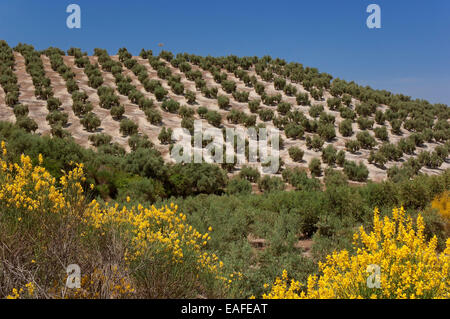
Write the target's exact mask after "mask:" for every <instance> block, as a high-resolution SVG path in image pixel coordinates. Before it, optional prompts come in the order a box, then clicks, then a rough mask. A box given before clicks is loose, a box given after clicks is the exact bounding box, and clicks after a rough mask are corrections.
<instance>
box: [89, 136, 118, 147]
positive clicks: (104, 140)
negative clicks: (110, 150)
mask: <svg viewBox="0 0 450 319" xmlns="http://www.w3.org/2000/svg"><path fill="white" fill-rule="evenodd" d="M111 140H112V137H111V135H108V134H104V133H97V134H92V135H90V136H89V141H91V142H92V145H94V146H95V147H99V146H102V145H109V144H110V143H111Z"/></svg>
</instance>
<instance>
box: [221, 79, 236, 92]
mask: <svg viewBox="0 0 450 319" xmlns="http://www.w3.org/2000/svg"><path fill="white" fill-rule="evenodd" d="M222 89H223V90H224V91H225V92H227V93H229V94H230V93H233V92H234V91H235V90H236V83H235V82H234V81H231V80H225V81H222Z"/></svg>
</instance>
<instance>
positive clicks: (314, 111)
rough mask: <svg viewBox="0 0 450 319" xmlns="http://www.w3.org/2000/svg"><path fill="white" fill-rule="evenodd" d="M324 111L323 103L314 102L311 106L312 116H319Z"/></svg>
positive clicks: (310, 112) (310, 113)
mask: <svg viewBox="0 0 450 319" xmlns="http://www.w3.org/2000/svg"><path fill="white" fill-rule="evenodd" d="M322 112H323V106H322V105H321V104H314V105H312V106H311V107H310V108H309V115H310V116H311V117H319V115H320V114H321V113H322Z"/></svg>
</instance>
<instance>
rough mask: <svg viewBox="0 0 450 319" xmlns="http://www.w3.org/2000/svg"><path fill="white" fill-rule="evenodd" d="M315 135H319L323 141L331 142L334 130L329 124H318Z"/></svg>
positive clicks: (334, 133)
mask: <svg viewBox="0 0 450 319" xmlns="http://www.w3.org/2000/svg"><path fill="white" fill-rule="evenodd" d="M317 134H319V136H320V137H321V138H323V139H324V140H326V141H331V140H332V139H333V138H335V137H336V130H335V129H334V125H333V124H331V123H326V124H324V123H319V126H318V127H317Z"/></svg>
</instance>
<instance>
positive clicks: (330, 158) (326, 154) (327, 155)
mask: <svg viewBox="0 0 450 319" xmlns="http://www.w3.org/2000/svg"><path fill="white" fill-rule="evenodd" d="M336 156H337V150H336V149H335V148H334V147H333V145H331V144H329V145H328V146H327V147H325V148H324V149H323V151H322V162H324V163H325V164H328V165H330V166H332V165H334V164H335V163H336Z"/></svg>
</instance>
